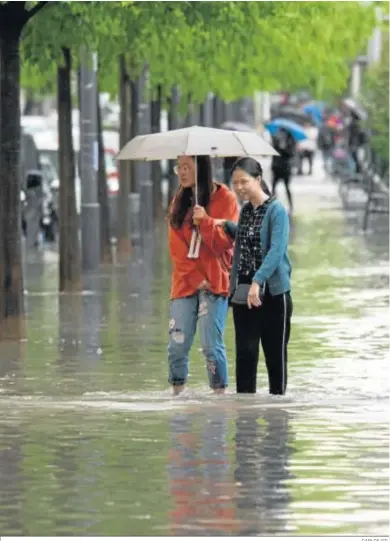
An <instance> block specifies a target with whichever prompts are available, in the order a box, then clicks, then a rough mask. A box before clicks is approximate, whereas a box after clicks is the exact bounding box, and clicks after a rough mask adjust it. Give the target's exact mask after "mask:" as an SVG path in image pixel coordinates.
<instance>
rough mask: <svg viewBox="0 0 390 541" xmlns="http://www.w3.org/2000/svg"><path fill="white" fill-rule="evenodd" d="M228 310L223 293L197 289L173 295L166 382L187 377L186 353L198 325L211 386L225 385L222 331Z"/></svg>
mask: <svg viewBox="0 0 390 541" xmlns="http://www.w3.org/2000/svg"><path fill="white" fill-rule="evenodd" d="M227 313H228V300H227V298H226V297H222V296H219V295H214V294H213V293H210V292H209V291H199V293H197V294H196V295H192V296H191V297H184V298H181V299H173V300H172V301H171V307H170V316H169V345H168V361H169V383H171V384H172V385H184V383H186V382H187V379H188V368H189V363H190V361H189V353H190V349H191V346H192V343H193V341H194V337H195V333H196V328H197V325H199V334H200V342H201V346H202V351H203V356H204V358H205V361H206V367H207V373H208V376H209V382H210V387H211V388H212V389H221V388H224V387H227V385H228V373H227V372H228V371H227V358H226V350H225V344H224V340H223V335H224V331H225V323H226V317H227Z"/></svg>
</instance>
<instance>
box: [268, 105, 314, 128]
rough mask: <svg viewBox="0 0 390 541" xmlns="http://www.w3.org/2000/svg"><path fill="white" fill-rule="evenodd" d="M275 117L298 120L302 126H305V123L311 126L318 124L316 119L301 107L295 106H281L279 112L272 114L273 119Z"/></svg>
mask: <svg viewBox="0 0 390 541" xmlns="http://www.w3.org/2000/svg"><path fill="white" fill-rule="evenodd" d="M274 118H286V119H287V120H292V121H293V122H296V123H297V124H299V125H300V126H303V125H304V124H310V126H317V123H316V121H315V120H314V119H313V118H312V117H311V116H310V115H307V114H306V113H304V112H303V111H300V110H299V109H294V108H293V107H280V108H279V109H278V111H277V113H275V114H274V115H272V118H271V120H272V119H274Z"/></svg>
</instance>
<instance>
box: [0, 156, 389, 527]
mask: <svg viewBox="0 0 390 541" xmlns="http://www.w3.org/2000/svg"><path fill="white" fill-rule="evenodd" d="M316 167H317V171H316V174H315V176H314V177H313V179H310V178H308V177H303V178H301V179H295V180H294V183H293V189H294V195H295V201H296V206H295V209H296V210H295V215H294V218H293V220H292V233H291V241H292V244H291V250H290V254H291V259H292V262H293V291H292V295H293V299H294V315H293V320H292V323H293V325H292V336H291V342H290V348H289V359H290V362H289V367H290V368H289V387H288V392H287V395H286V396H285V397H270V396H268V395H267V392H266V387H267V385H266V372H265V367H264V364H263V359H261V360H260V369H259V388H260V390H259V393H258V394H257V395H256V396H236V395H235V394H234V391H233V389H234V381H233V380H232V378H233V367H234V354H233V351H234V338H233V331H232V321H231V315H229V324H228V329H227V332H226V342H227V347H228V356H229V361H230V375H231V390H230V392H229V393H228V394H227V395H226V396H224V397H215V396H213V395H211V394H210V391H209V390H208V388H207V386H206V379H207V377H206V370H205V368H204V362H203V360H202V358H201V354H200V351H199V342H196V343H195V344H194V347H193V355H192V358H191V361H192V364H191V376H190V377H191V379H190V386H189V393H188V395H187V396H186V397H179V398H175V399H174V398H172V397H171V395H170V391H169V389H168V384H167V381H166V379H167V361H166V341H167V331H168V315H167V314H168V303H169V299H168V292H169V279H170V276H169V259H168V255H167V245H166V235H165V232H164V230H163V229H164V228H163V226H162V227H161V228H160V233H159V234H158V235H157V237H156V238H155V239H151V238H150V239H146V241H145V242H146V247H144V248H142V247H140V248H138V249H137V250H135V252H134V254H133V257H132V262H131V264H130V265H129V267H124V266H117V267H115V269H113V270H112V269H109V268H106V269H102V272H101V273H100V274H99V275H96V276H90V277H89V278H88V279H86V281H85V289H84V292H83V294H82V295H58V293H57V291H56V289H57V262H56V254H55V253H54V252H46V254H44V256H40V255H38V256H32V255H30V256H29V257H28V260H27V270H28V276H27V282H26V289H27V294H26V299H27V308H28V323H29V327H28V340H27V341H26V342H23V343H21V344H2V345H0V361H1V362H0V533H1V534H3V535H272V534H285V535H289V534H296V535H298V534H299V535H309V534H312V535H322V534H324V535H326V534H330V535H332V534H356V535H371V536H372V535H387V534H388V532H389V518H388V494H389V454H388V445H389V415H388V406H389V391H390V388H389V380H388V362H389V354H388V338H389V337H388V246H389V243H388V229H386V228H385V227H383V228H382V229H381V230H380V231H379V232H378V231H377V232H369V233H368V234H366V235H362V234H361V233H359V227H358V224H359V219H360V218H359V217H356V215H354V216H352V215H348V216H345V215H344V214H343V212H342V210H341V208H340V201H339V199H338V196H337V188H336V186H335V185H334V184H333V183H332V182H330V181H327V180H325V179H324V178H322V176H321V171H320V169H319V164H318V163H317V164H316ZM279 195H280V197H281V199H283V200H284V194H283V193H282V188H280V192H279Z"/></svg>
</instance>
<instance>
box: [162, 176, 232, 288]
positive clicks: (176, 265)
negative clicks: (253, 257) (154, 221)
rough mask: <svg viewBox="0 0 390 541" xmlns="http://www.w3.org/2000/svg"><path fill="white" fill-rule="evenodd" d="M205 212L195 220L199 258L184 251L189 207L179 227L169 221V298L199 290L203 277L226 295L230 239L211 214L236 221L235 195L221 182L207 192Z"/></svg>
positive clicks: (187, 243) (189, 222)
mask: <svg viewBox="0 0 390 541" xmlns="http://www.w3.org/2000/svg"><path fill="white" fill-rule="evenodd" d="M207 213H208V215H207V216H205V217H204V218H203V220H202V221H201V222H200V224H199V231H200V234H201V237H202V243H201V246H200V252H199V258H198V259H189V258H188V256H187V254H188V250H189V247H190V243H191V235H192V228H191V225H192V211H189V213H188V215H187V217H186V219H185V221H184V223H183V225H182V227H181V228H180V229H175V228H173V227H172V226H171V225H169V252H170V255H171V259H172V287H171V299H179V298H181V297H189V296H190V295H194V294H195V293H197V291H198V290H199V286H200V285H201V283H202V282H203V281H204V280H207V281H208V282H209V283H210V284H211V288H210V290H211V291H212V293H214V294H215V295H223V296H226V297H227V296H228V295H229V273H230V266H231V260H232V252H233V241H232V239H231V238H230V237H229V236H228V235H226V233H225V232H224V230H223V228H222V227H220V226H217V225H216V224H215V221H214V220H215V218H223V219H225V220H233V221H235V222H236V221H238V216H239V207H238V203H237V199H236V196H235V195H234V193H233V192H232V191H231V190H229V188H228V187H227V186H225V185H223V184H221V185H220V184H217V190H216V191H215V192H214V193H213V195H212V196H211V200H210V204H209V208H208V209H207Z"/></svg>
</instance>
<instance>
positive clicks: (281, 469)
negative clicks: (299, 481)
mask: <svg viewBox="0 0 390 541" xmlns="http://www.w3.org/2000/svg"><path fill="white" fill-rule="evenodd" d="M290 417H291V415H290V414H289V413H288V411H287V410H285V409H284V408H281V409H276V408H269V409H264V410H258V409H243V410H239V412H238V416H237V419H236V435H235V443H236V445H235V452H236V468H235V472H234V477H235V480H236V482H237V483H238V486H239V490H238V497H237V515H238V517H239V519H240V524H241V527H240V531H239V533H238V535H274V534H277V533H280V532H284V531H285V530H286V527H287V521H286V518H285V515H286V512H287V509H288V505H289V503H290V502H291V496H290V494H289V490H288V488H286V486H285V484H284V483H285V482H286V480H287V479H289V478H290V477H291V474H290V472H289V458H290V454H291V452H292V440H293V436H292V428H291V424H290Z"/></svg>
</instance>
